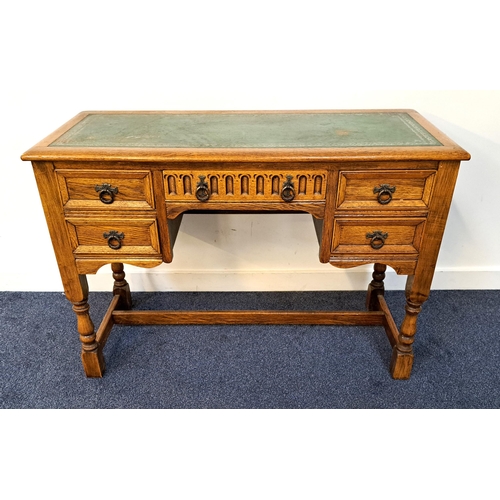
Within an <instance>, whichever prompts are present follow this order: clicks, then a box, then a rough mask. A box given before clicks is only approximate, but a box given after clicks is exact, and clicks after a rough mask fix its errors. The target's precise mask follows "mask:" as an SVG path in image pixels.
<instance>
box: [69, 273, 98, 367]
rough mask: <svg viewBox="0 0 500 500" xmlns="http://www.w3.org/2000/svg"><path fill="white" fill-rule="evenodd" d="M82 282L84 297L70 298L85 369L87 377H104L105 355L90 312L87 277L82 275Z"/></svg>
mask: <svg viewBox="0 0 500 500" xmlns="http://www.w3.org/2000/svg"><path fill="white" fill-rule="evenodd" d="M80 283H81V285H82V288H81V290H80V292H81V294H80V296H81V297H83V299H82V300H78V301H74V300H72V297H71V296H68V298H69V300H70V301H71V302H72V303H73V311H75V313H76V322H77V328H78V333H79V334H80V341H81V343H82V363H83V369H84V370H85V374H86V375H87V377H102V376H103V373H104V369H105V365H104V357H103V354H102V349H100V348H99V344H98V342H97V340H96V334H95V330H94V323H92V319H91V318H90V314H89V309H90V306H89V304H88V286H87V277H86V276H80ZM67 295H68V293H67Z"/></svg>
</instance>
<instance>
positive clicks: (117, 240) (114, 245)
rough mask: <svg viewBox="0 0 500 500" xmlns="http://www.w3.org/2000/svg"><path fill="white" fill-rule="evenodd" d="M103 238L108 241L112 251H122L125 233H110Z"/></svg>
mask: <svg viewBox="0 0 500 500" xmlns="http://www.w3.org/2000/svg"><path fill="white" fill-rule="evenodd" d="M103 237H104V238H106V239H107V240H108V246H109V248H111V249H112V250H120V248H121V247H122V240H123V238H125V235H124V234H123V233H119V232H118V231H109V232H106V233H104V234H103Z"/></svg>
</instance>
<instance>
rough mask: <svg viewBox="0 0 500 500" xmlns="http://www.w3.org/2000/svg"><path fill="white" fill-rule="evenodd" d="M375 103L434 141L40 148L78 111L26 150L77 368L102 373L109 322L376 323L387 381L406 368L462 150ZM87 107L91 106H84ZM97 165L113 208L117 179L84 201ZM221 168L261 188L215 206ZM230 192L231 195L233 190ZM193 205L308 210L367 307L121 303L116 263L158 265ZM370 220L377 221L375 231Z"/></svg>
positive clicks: (325, 256) (124, 297) (123, 287)
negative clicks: (104, 285) (391, 301)
mask: <svg viewBox="0 0 500 500" xmlns="http://www.w3.org/2000/svg"><path fill="white" fill-rule="evenodd" d="M384 112H391V113H394V112H401V113H407V114H408V115H409V116H410V117H411V118H413V119H414V120H415V122H416V123H418V124H419V125H420V126H421V127H422V128H423V129H424V130H425V131H426V133H429V134H431V135H432V137H433V138H436V139H437V140H438V141H439V142H440V145H439V146H436V145H432V146H405V147H387V146H384V147H380V146H374V147H346V148H311V147H309V148H265V149H259V148H222V149H220V148H218V149H217V148H194V149H193V148H167V147H166V148H158V147H155V148H151V147H147V148H137V147H135V148H128V147H106V148H103V147H72V146H63V147H57V148H55V147H51V146H50V145H51V144H52V143H53V142H54V141H55V140H56V139H58V138H60V137H61V136H62V135H63V134H64V133H65V132H67V131H68V130H70V129H71V128H72V127H73V126H74V125H75V124H78V123H79V122H80V121H81V120H83V119H84V118H85V117H86V116H88V115H89V114H91V113H90V112H85V113H81V114H79V115H77V116H76V117H75V118H74V119H73V120H71V121H69V122H68V123H67V124H65V125H64V126H63V127H61V128H60V129H58V130H57V131H55V132H54V133H53V134H51V135H50V136H49V137H47V138H46V139H44V140H43V141H41V142H40V143H39V144H37V145H36V146H34V147H33V148H31V149H30V150H29V151H27V152H26V153H25V154H24V155H23V156H22V159H23V160H29V161H31V162H32V164H33V167H34V172H35V177H36V180H37V185H38V189H39V193H40V197H41V201H42V205H43V208H44V211H45V216H46V220H47V224H48V228H49V232H50V235H51V238H52V242H53V246H54V252H55V255H56V258H57V262H58V265H59V270H60V274H61V278H62V282H63V285H64V291H65V294H66V297H67V298H68V300H69V301H70V302H72V304H73V310H74V312H75V313H76V318H77V329H78V332H79V335H80V340H81V343H82V363H83V367H84V370H85V373H86V375H87V376H88V377H102V376H103V373H104V369H105V363H104V356H103V349H104V346H105V344H106V341H107V339H108V337H109V335H110V332H111V330H112V328H113V325H115V324H117V325H168V324H221V325H231V324H250V323H251V324H263V325H265V324H311V325H378V326H383V327H384V329H385V331H386V334H387V337H388V339H389V342H390V345H391V347H392V352H393V355H392V362H391V368H390V371H391V374H392V376H393V377H394V378H395V379H407V378H409V377H410V374H411V369H412V364H413V349H412V344H413V341H414V336H415V332H416V328H417V316H418V314H419V312H420V310H421V307H422V304H423V302H424V301H425V300H426V299H427V298H428V295H429V292H430V288H431V282H432V278H433V274H434V269H435V265H436V261H437V257H438V252H439V247H440V244H441V240H442V236H443V232H444V228H445V224H446V219H447V216H448V212H449V207H450V204H451V200H452V195H453V190H454V186H455V182H456V178H457V175H458V169H459V165H460V161H461V160H468V159H469V158H470V155H469V154H468V153H467V152H465V151H464V150H463V149H462V148H460V147H459V146H458V145H456V144H455V143H454V142H453V141H451V140H450V139H449V138H448V137H446V136H445V135H444V134H442V133H441V132H440V131H439V130H437V129H436V128H435V127H434V126H432V125H431V124H430V123H429V122H427V121H426V120H425V119H424V118H423V117H421V116H420V115H419V114H418V113H416V112H415V111H412V110H388V111H363V113H384ZM99 113H103V112H92V114H99ZM158 113H160V112H144V113H143V114H151V115H154V114H158ZM224 113H226V114H227V112H224ZM238 113H244V112H238ZM248 113H254V114H255V113H259V114H260V113H263V114H265V113H280V114H286V113H287V112H248ZM290 113H292V112H290ZM293 113H295V114H298V113H308V112H293ZM309 113H311V112H309ZM314 113H348V112H346V111H343V112H326V111H321V112H314ZM356 113H360V111H356ZM106 114H109V115H112V114H119V112H111V113H106ZM110 172H114V174H113V175H115V176H119V178H120V179H121V180H123V183H124V185H125V186H126V189H125V190H124V193H125V194H123V199H118V198H119V197H120V196H122V194H121V193H120V194H119V195H117V200H118V202H117V203H116V204H115V205H114V206H109V205H111V203H113V201H114V195H113V193H111V194H110V191H109V190H112V189H116V188H112V187H111V185H109V186H110V187H109V188H107V187H106V186H107V185H108V184H103V185H104V186H105V187H104V188H102V189H101V192H100V193H97V191H98V186H97V185H96V186H95V191H96V193H94V195H95V197H96V198H95V199H93V198H92V196H91V195H90V191H92V189H93V184H95V183H93V182H90V181H92V180H93V179H94V177H95V178H100V177H99V176H101V177H102V178H103V179H107V178H108V177H109V175H111V174H110ZM375 174H376V175H375ZM207 175H208V178H209V180H210V182H214V183H215V184H213V185H212V186H213V189H214V191H213V192H215V191H217V194H220V196H219V198H218V199H216V200H210V201H209V202H208V203H205V202H206V201H207V200H202V198H203V194H207V193H208V191H209V190H210V186H208V184H206V186H208V187H206V188H205V187H204V186H205V185H204V184H203V182H205V180H204V179H205V177H206V176H207ZM226 178H231V179H233V180H234V179H237V180H238V183H239V184H238V186H239V189H240V191H241V192H243V191H242V190H244V189H247V191H248V189H249V188H248V186H249V185H250V184H251V185H252V186H253V187H252V189H254V191H255V190H257V191H258V190H259V189H261V192H260V194H263V195H264V194H265V195H266V196H268V198H266V199H264V198H265V196H263V197H260V198H259V197H258V196H256V197H254V198H252V197H251V196H250V197H249V196H240V197H237V196H235V197H234V198H230V202H228V201H227V199H224V193H222V191H219V189H220V188H219V187H218V186H222V185H223V184H220V183H221V182H223V180H222V179H226ZM264 178H265V179H267V180H264ZM287 178H288V179H289V180H290V179H295V182H296V183H305V184H304V187H303V193H304V196H303V197H302V199H295V198H293V197H292V200H285V196H284V194H283V192H284V190H285V188H286V180H285V181H284V179H287ZM386 178H387V179H389V180H391V184H395V182H394V179H396V182H397V183H398V185H400V186H402V188H400V189H399V190H398V191H397V193H398V196H399V197H398V198H397V200H396V197H395V200H394V202H393V203H392V205H389V206H388V202H387V201H386V199H387V198H380V197H379V198H378V199H377V196H380V194H378V195H377V192H376V190H377V189H378V190H379V191H380V190H382V189H385V191H386V195H387V196H388V197H389V201H391V199H390V198H391V194H387V190H388V189H393V187H391V186H390V184H386V186H388V187H387V188H384V187H383V186H384V185H385V184H382V182H383V179H386ZM88 179H90V181H89V180H88ZM186 179H187V180H186ZM198 179H199V180H198ZM212 179H215V180H213V181H212ZM275 179H277V180H276V185H278V184H277V183H278V182H279V185H280V189H281V197H282V200H279V199H277V201H276V200H274V198H273V197H272V196H271V194H269V193H270V191H269V189H271V188H269V189H268V188H267V187H266V188H265V189H264V187H262V186H263V184H262V183H263V182H268V183H269V185H271V184H272V183H273V182H275ZM374 179H377V182H376V185H375V187H374V188H373V199H370V197H369V196H368V197H367V193H365V192H364V191H363V189H364V190H365V191H367V189H366V188H367V187H369V188H370V189H372V187H371V186H372V184H373V183H374V182H373V180H374ZM378 179H381V180H378ZM233 180H231V182H233ZM85 182H87V184H88V185H85ZM106 182H107V181H106ZM182 182H185V183H186V184H185V186H187V187H186V188H185V189H184V195H182V196H184V198H183V197H182V196H181V194H179V193H180V188H178V186H182ZM193 182H197V183H198V184H197V189H201V190H202V191H203V189H206V190H207V193H202V194H201V196H200V197H199V198H198V199H196V198H194V196H193V191H194V185H192V184H191V183H193ZM217 182H219V184H216V183H217ZM370 182H371V184H370ZM179 183H181V184H179ZM259 183H261V184H262V186H261V187H259ZM306 183H310V184H311V183H312V184H311V185H314V189H312V188H311V189H310V188H309V187H307V188H306V187H305V186H306ZM379 184H380V186H379ZM224 185H225V184H224ZM228 185H229V184H228ZM273 185H274V184H273ZM308 185H309V184H308ZM82 186H83V187H82ZM200 186H201V187H200ZM245 186H246V187H245ZM255 186H257V187H255ZM91 188H92V189H91ZM127 189H128V191H127ZM228 189H229V188H228ZM231 189H233V186H232V185H231ZM272 189H274V188H272ZM300 189H302V188H300ZM300 189H299V187H295V185H294V187H293V194H294V196H295V194H296V193H295V191H296V190H297V191H299V190H300ZM82 190H83V191H82ZM405 190H406V191H405ZM102 192H104V194H102ZM117 192H118V191H117ZM400 192H401V193H402V194H399V193H400ZM415 192H417V195H415ZM82 193H83V194H82ZM127 193H128V194H127ZM138 193H139V195H140V196H138ZM307 193H308V195H307V196H306V194H307ZM208 194H210V193H208ZM212 194H213V193H212ZM229 194H231V195H233V192H232V191H231V192H230V193H229ZM257 194H259V193H258V192H257ZM226 195H228V193H226ZM99 197H101V199H100V202H102V203H103V204H104V205H108V206H101V205H99ZM109 197H111V202H110V201H109ZM102 198H104V200H103V199H102ZM226 198H227V196H226ZM297 198H300V197H297ZM200 200H202V201H200ZM377 200H378V204H377ZM120 203H121V205H120ZM96 204H97V205H96ZM199 209H208V210H213V211H222V210H228V209H230V210H231V211H255V212H267V211H297V212H308V213H310V214H311V215H312V216H313V218H314V222H315V226H316V229H317V234H318V241H319V245H320V251H319V258H320V261H321V262H324V263H330V264H332V265H334V266H337V267H341V268H350V267H354V266H358V265H362V264H367V263H372V264H374V272H373V279H372V281H371V283H370V284H369V286H368V293H367V299H366V308H367V311H366V312H348V311H341V312H332V311H314V312H312V311H293V312H291V311H211V312H210V311H208V312H207V311H175V312H174V311H133V310H132V299H131V293H130V288H129V285H128V283H127V281H126V280H125V273H124V266H123V264H124V263H127V264H132V265H136V266H142V267H154V266H156V265H159V264H161V263H162V262H171V261H172V258H173V246H174V242H175V237H176V234H177V231H178V229H179V225H180V221H181V217H182V213H184V212H186V211H189V210H199ZM121 219H124V220H126V221H127V223H128V226H127V230H126V231H127V237H126V238H127V239H126V240H124V241H126V244H125V248H124V249H123V248H121V244H122V241H121V236H120V235H123V234H124V233H121V232H119V231H115V232H114V233H113V234H115V236H113V235H111V236H108V234H111V232H109V231H108V228H109V229H110V228H111V226H112V225H113V224H115V223H116V224H115V225H116V226H119V223H118V222H117V221H119V220H121ZM94 226H96V227H97V230H96V231H97V233H98V234H96V235H94V234H93V233H92V231H93V230H94V229H93V227H94ZM112 227H115V226H112ZM103 228H104V229H106V231H108V232H105V233H104V235H105V236H104V238H106V237H107V238H108V241H107V243H108V246H109V248H108V247H106V246H102V245H104V244H105V243H106V242H105V241H104V243H103V242H102V241H101V240H99V238H102V229H103ZM376 228H378V229H381V230H380V231H378V230H377V231H374V229H376ZM388 228H389V229H388ZM370 231H372V232H370ZM385 231H387V232H385ZM389 233H390V234H391V236H390V239H389V240H388V242H389V241H390V242H391V243H392V244H391V243H389V244H388V245H387V246H386V247H384V249H383V250H382V251H381V252H380V249H381V248H382V247H383V246H384V243H385V238H386V236H384V235H387V234H389ZM116 235H117V236H116ZM365 235H366V236H365ZM370 237H371V241H370ZM365 238H366V242H364V240H365ZM134 242H135V243H134ZM134 245H135V246H134ZM369 245H371V247H370V246H369ZM110 249H111V250H110ZM113 250H116V252H114V251H113ZM108 263H110V264H111V266H112V272H113V277H114V280H115V284H114V288H113V298H112V300H111V304H110V306H109V308H108V310H107V312H106V314H105V316H104V319H103V321H102V323H101V325H100V327H99V328H98V330H97V331H95V328H94V325H93V323H92V320H91V318H90V314H89V304H88V284H87V279H86V275H87V274H91V273H95V272H97V270H98V269H99V268H100V267H101V266H102V265H104V264H108ZM387 265H389V266H391V267H393V268H394V269H395V270H396V272H397V273H398V274H405V275H407V276H408V279H407V287H406V298H407V303H406V314H405V317H404V320H403V322H402V324H401V327H400V328H399V329H398V328H397V326H396V325H395V322H394V320H393V318H392V315H391V313H390V311H389V308H388V306H387V303H386V301H385V299H384V277H385V270H386V266H387Z"/></svg>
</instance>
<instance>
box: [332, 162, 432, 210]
mask: <svg viewBox="0 0 500 500" xmlns="http://www.w3.org/2000/svg"><path fill="white" fill-rule="evenodd" d="M434 174H435V171H434V170H415V171H398V170H385V171H383V170H379V171H370V172H340V173H339V189H338V194H337V208H338V209H341V210H342V209H345V210H395V209H397V210H400V209H427V208H428V206H429V200H430V197H431V192H432V185H433V182H434Z"/></svg>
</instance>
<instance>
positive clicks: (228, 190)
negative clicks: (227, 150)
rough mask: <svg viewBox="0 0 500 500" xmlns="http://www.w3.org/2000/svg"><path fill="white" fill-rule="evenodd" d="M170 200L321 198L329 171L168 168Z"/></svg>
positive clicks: (250, 200)
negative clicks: (171, 169) (172, 169)
mask: <svg viewBox="0 0 500 500" xmlns="http://www.w3.org/2000/svg"><path fill="white" fill-rule="evenodd" d="M164 179H165V195H166V199H167V201H180V202H182V201H185V202H193V201H194V202H196V201H201V202H211V201H212V202H216V203H224V202H262V201H265V202H273V201H274V202H291V201H321V200H324V199H325V193H326V171H302V170H301V171H296V170H291V171H276V172H273V171H270V172H269V171H267V172H266V171H260V170H242V171H215V172H214V171H213V170H208V169H207V170H204V169H200V170H196V171H194V170H175V171H165V172H164Z"/></svg>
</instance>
